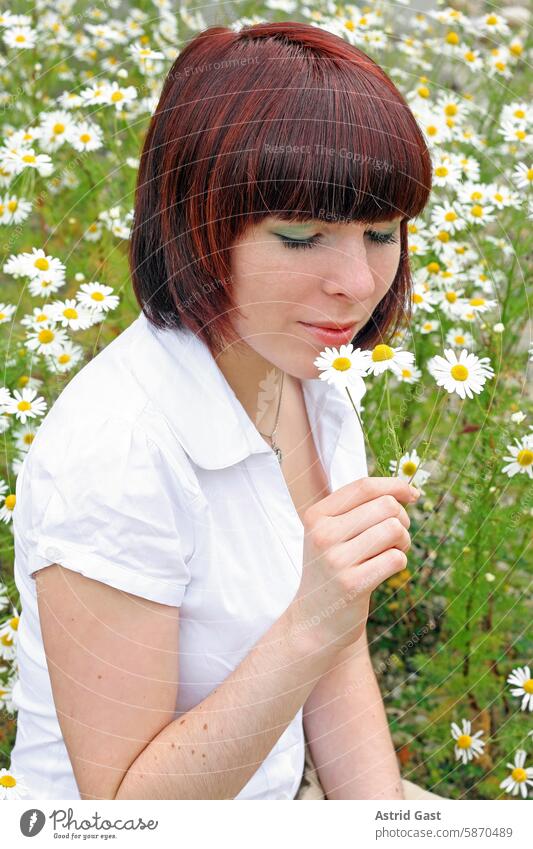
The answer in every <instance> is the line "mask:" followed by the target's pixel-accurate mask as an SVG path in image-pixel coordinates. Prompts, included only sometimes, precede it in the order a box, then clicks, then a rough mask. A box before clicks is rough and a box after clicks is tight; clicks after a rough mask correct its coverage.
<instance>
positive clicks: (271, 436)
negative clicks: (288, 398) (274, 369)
mask: <svg viewBox="0 0 533 849" xmlns="http://www.w3.org/2000/svg"><path fill="white" fill-rule="evenodd" d="M284 377H285V372H284V371H283V372H282V373H281V389H280V391H279V400H278V410H277V413H276V422H275V424H274V430H273V431H272V433H271V434H267V433H261V431H259V433H261V436H264V437H266V438H267V439H270V441H271V443H272V450H273V451H274V453H275V455H276V457H277V458H278V461H279V464H280V465H281V461H282V459H283V454H282V453H281V448H278V446H277V445H276V442H275V440H274V436H275V434H276V430H277V429H278V419H279V410H280V407H281V394H282V392H283V378H284Z"/></svg>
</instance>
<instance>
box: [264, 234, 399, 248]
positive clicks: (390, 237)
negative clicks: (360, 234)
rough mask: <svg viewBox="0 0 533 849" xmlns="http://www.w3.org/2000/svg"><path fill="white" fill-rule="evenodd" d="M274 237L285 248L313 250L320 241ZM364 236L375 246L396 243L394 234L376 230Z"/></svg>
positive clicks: (317, 239) (315, 238)
mask: <svg viewBox="0 0 533 849" xmlns="http://www.w3.org/2000/svg"><path fill="white" fill-rule="evenodd" d="M276 236H277V237H278V239H281V241H282V243H283V244H284V245H285V247H286V248H313V247H314V246H315V245H316V244H318V242H319V240H320V235H318V236H310V238H309V239H289V237H288V236H282V235H281V233H276ZM365 236H369V238H370V241H371V242H374V243H375V244H377V245H392V244H394V243H396V242H397V241H398V239H397V238H396V236H395V235H394V233H378V232H377V231H376V230H367V231H366V233H365Z"/></svg>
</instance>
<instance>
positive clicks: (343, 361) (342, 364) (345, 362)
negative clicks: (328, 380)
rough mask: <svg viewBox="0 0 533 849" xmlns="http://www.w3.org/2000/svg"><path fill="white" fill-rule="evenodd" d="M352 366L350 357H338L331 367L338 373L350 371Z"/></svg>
mask: <svg viewBox="0 0 533 849" xmlns="http://www.w3.org/2000/svg"><path fill="white" fill-rule="evenodd" d="M351 364H352V363H351V360H349V359H348V357H336V358H335V359H334V360H333V362H332V364H331V365H332V367H333V368H334V369H336V370H337V371H348V369H349V368H350V366H351Z"/></svg>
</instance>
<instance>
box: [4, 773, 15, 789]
mask: <svg viewBox="0 0 533 849" xmlns="http://www.w3.org/2000/svg"><path fill="white" fill-rule="evenodd" d="M0 786H1V787H16V786H17V782H16V779H15V778H13V776H12V775H2V776H1V777H0Z"/></svg>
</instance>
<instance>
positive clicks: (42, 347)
mask: <svg viewBox="0 0 533 849" xmlns="http://www.w3.org/2000/svg"><path fill="white" fill-rule="evenodd" d="M68 341H69V340H68V336H67V334H66V331H65V330H63V329H62V328H60V327H42V328H41V329H40V330H37V331H35V332H34V333H29V334H28V337H27V339H26V340H25V342H24V344H25V346H26V347H27V348H28V350H30V351H37V353H38V354H56V353H59V352H60V351H61V350H62V349H63V346H64V345H65V344H66V343H67V342H68Z"/></svg>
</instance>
